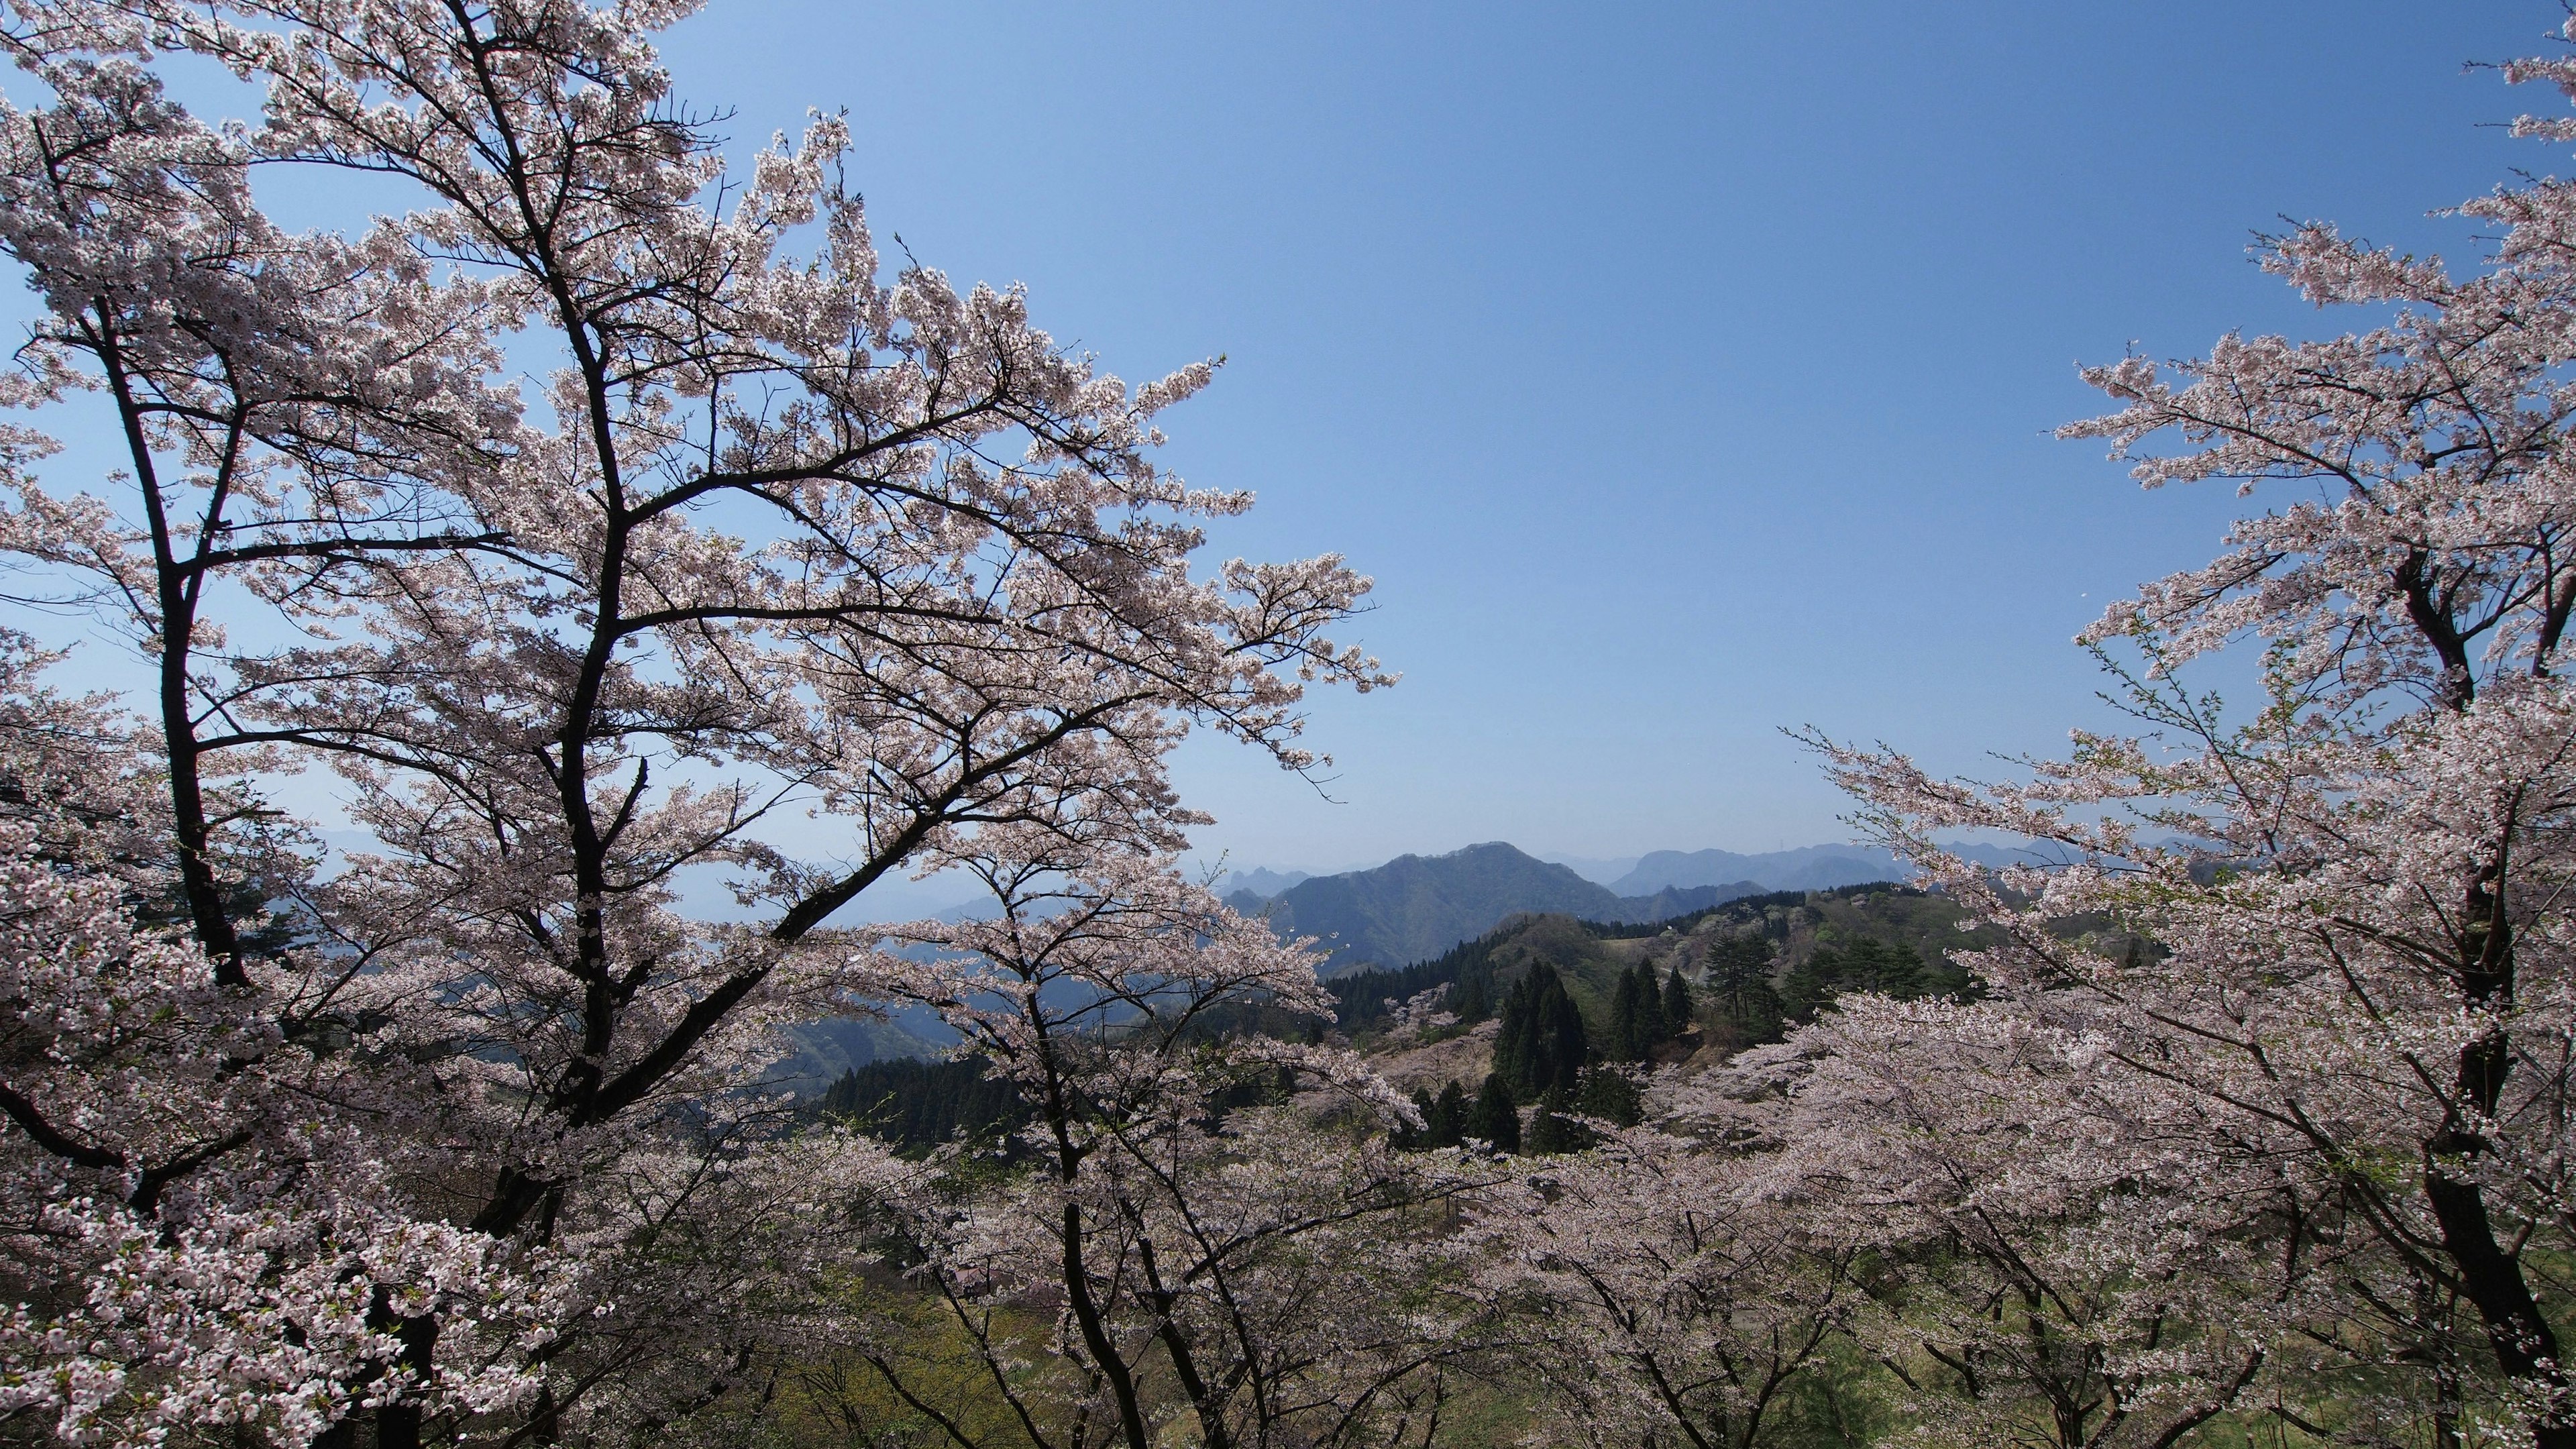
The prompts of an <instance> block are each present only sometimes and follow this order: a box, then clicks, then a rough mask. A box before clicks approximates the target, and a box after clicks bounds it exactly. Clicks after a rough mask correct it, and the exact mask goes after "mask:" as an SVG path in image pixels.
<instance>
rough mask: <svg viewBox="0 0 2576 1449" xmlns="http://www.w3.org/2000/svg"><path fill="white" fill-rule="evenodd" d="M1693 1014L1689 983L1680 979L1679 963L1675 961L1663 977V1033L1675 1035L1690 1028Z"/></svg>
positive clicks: (1680, 968)
mask: <svg viewBox="0 0 2576 1449" xmlns="http://www.w3.org/2000/svg"><path fill="white" fill-rule="evenodd" d="M1695 1015H1696V1013H1695V1012H1693V1011H1692V1009H1691V989H1690V983H1689V982H1687V981H1684V980H1683V979H1682V967H1681V963H1680V962H1679V961H1675V962H1674V963H1673V969H1672V974H1671V975H1668V976H1666V977H1665V978H1664V1035H1665V1036H1666V1037H1676V1036H1680V1035H1681V1034H1682V1033H1683V1032H1686V1031H1688V1030H1690V1029H1691V1025H1692V1018H1693V1017H1694V1016H1695Z"/></svg>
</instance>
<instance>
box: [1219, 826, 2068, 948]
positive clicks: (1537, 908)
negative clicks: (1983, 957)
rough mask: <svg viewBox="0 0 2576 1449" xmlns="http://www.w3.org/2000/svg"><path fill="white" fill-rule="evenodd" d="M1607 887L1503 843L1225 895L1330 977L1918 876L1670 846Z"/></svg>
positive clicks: (1807, 857)
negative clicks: (1497, 936) (1532, 934)
mask: <svg viewBox="0 0 2576 1449" xmlns="http://www.w3.org/2000/svg"><path fill="white" fill-rule="evenodd" d="M1950 848H1951V849H1953V850H1956V851H1958V852H1959V853H1961V854H1962V855H1965V856H1967V857H1968V858H1969V859H1971V860H1976V861H1980V862H1982V863H1984V864H1988V865H2003V864H2006V863H2009V862H2012V861H2016V860H2021V859H2025V858H2027V852H2025V851H2022V850H2018V849H2014V848H2011V847H2005V846H1991V845H1960V844H1954V845H1952V846H1951V847H1950ZM1583 864H1585V865H1587V866H1590V867H1591V868H1592V869H1593V870H1594V871H1596V872H1601V871H1606V870H1608V869H1609V868H1612V867H1621V869H1620V870H1619V872H1618V874H1616V875H1615V876H1613V877H1612V878H1610V879H1607V880H1603V879H1600V878H1598V876H1596V877H1595V878H1592V879H1586V878H1585V874H1584V873H1583V872H1581V871H1577V870H1575V869H1574V868H1573V867H1572V866H1571V865H1569V864H1566V863H1562V862H1549V861H1544V860H1540V859H1537V858H1536V857H1534V856H1531V855H1529V854H1528V853H1527V852H1525V851H1522V850H1520V849H1519V848H1518V847H1515V846H1512V845H1509V844H1506V843H1504V842H1502V841H1490V842H1488V843H1486V844H1483V845H1470V846H1468V847H1466V848H1465V849H1463V850H1453V851H1450V852H1449V853H1448V854H1446V855H1405V856H1398V857H1397V858H1396V859H1394V860H1391V861H1388V862H1387V863H1386V864H1384V865H1381V866H1376V867H1373V868H1371V869H1368V870H1355V871H1344V872H1342V873H1341V874H1338V875H1325V876H1311V877H1310V876H1307V875H1306V874H1305V873H1304V872H1302V871H1299V872H1285V873H1282V872H1276V871H1272V870H1268V869H1266V868H1265V869H1261V870H1254V871H1237V872H1235V873H1234V874H1233V875H1231V876H1228V877H1227V878H1226V879H1225V880H1224V881H1223V882H1222V883H1221V884H1220V885H1219V886H1218V888H1217V889H1218V891H1219V893H1220V894H1223V895H1224V896H1225V898H1226V903H1227V904H1229V905H1231V906H1233V907H1234V908H1235V909H1236V910H1238V911H1241V912H1243V913H1245V914H1246V915H1267V916H1268V917H1269V918H1270V923H1271V925H1272V926H1274V927H1275V928H1277V930H1278V931H1279V933H1280V934H1281V935H1282V936H1314V937H1316V938H1318V939H1319V940H1320V941H1321V942H1322V944H1323V945H1324V947H1325V948H1326V949H1327V950H1328V951H1329V952H1330V956H1329V958H1328V959H1327V961H1326V963H1325V966H1324V970H1325V972H1326V973H1327V974H1332V973H1337V972H1341V971H1347V970H1351V969H1353V968H1354V967H1357V966H1360V965H1363V964H1366V965H1377V966H1388V967H1396V966H1406V965H1410V964H1412V963H1414V962H1416V961H1427V960H1429V959H1431V958H1432V957H1434V956H1437V955H1439V954H1440V953H1441V952H1443V951H1446V950H1448V949H1449V948H1450V947H1452V946H1455V945H1457V944H1458V943H1459V942H1461V941H1470V940H1474V939H1475V938H1476V937H1478V936H1481V935H1483V934H1484V933H1485V932H1487V931H1490V930H1492V929H1493V928H1494V927H1495V926H1497V925H1500V924H1501V923H1502V922H1503V920H1504V918H1505V917H1508V916H1511V915H1515V914H1518V913H1522V912H1540V913H1545V912H1557V913H1561V914H1564V915H1570V916H1577V917H1581V918H1583V919H1585V920H1593V921H1660V920H1666V919H1669V918H1671V917H1674V916H1680V915H1686V914H1688V913H1690V912H1692V911H1696V910H1699V909H1702V908H1703V907H1707V906H1713V905H1719V904H1722V903H1724V902H1726V901H1731V900H1736V899H1739V898H1741V897H1744V896H1750V895H1760V894H1762V893H1764V892H1766V891H1821V890H1832V889H1834V888H1835V887H1837V886H1851V885H1865V884H1868V883H1869V882H1872V881H1901V880H1904V879H1906V878H1907V877H1909V876H1911V875H1912V874H1913V872H1912V871H1911V870H1910V869H1908V868H1907V867H1906V866H1905V865H1904V864H1903V863H1902V862H1901V861H1899V860H1898V859H1897V858H1896V857H1895V856H1894V855H1892V854H1890V853H1889V852H1887V851H1885V850H1882V849H1880V848H1878V847H1876V846H1868V845H1808V846H1801V847H1799V848H1797V849H1795V850H1774V851H1766V852H1762V853H1759V854H1750V855H1747V854H1739V853H1737V852H1735V851H1731V850H1691V851H1681V850H1658V851H1655V852H1652V853H1651V854H1648V855H1644V856H1640V857H1636V858H1634V859H1633V860H1610V861H1585V862H1583Z"/></svg>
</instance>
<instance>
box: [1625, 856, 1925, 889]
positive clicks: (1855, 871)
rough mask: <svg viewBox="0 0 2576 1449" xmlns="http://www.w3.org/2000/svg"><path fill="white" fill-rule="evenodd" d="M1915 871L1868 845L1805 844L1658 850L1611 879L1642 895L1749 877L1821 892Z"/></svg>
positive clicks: (1766, 886) (1766, 885)
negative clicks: (1744, 851) (1748, 850)
mask: <svg viewBox="0 0 2576 1449" xmlns="http://www.w3.org/2000/svg"><path fill="white" fill-rule="evenodd" d="M1912 874H1913V872H1912V871H1910V870H1908V869H1906V868H1905V867H1904V866H1902V865H1900V864H1899V863H1898V862H1897V859H1896V857H1895V856H1893V855H1890V854H1889V853H1888V852H1886V851H1884V850H1881V849H1879V848H1878V847H1876V846H1871V845H1807V846H1801V847H1799V848H1798V849H1796V850H1774V851H1767V852H1765V853H1763V854H1760V855H1738V854H1736V853H1735V852H1734V851H1731V850H1691V851H1681V850H1658V851H1654V852H1652V853H1651V854H1648V855H1646V856H1644V857H1643V858H1641V859H1640V860H1638V862H1637V866H1636V868H1635V869H1634V870H1631V871H1629V872H1628V873H1627V874H1626V875H1623V876H1621V877H1619V878H1618V879H1617V880H1614V881H1612V882H1611V883H1610V888H1611V889H1612V890H1614V891H1617V892H1618V893H1619V894H1621V895H1624V896H1640V895H1644V894H1646V893H1648V892H1649V891H1658V890H1662V889H1664V888H1665V887H1667V886H1675V887H1687V886H1699V885H1715V884H1716V883H1718V882H1720V881H1739V880H1749V881H1754V882H1757V883H1759V884H1760V885H1761V886H1762V888H1763V889H1765V890H1774V891H1821V890H1831V889H1833V888H1834V887H1836V886H1847V885H1861V884H1863V883H1865V882H1868V881H1879V880H1903V879H1905V878H1906V877H1908V876H1910V875H1912Z"/></svg>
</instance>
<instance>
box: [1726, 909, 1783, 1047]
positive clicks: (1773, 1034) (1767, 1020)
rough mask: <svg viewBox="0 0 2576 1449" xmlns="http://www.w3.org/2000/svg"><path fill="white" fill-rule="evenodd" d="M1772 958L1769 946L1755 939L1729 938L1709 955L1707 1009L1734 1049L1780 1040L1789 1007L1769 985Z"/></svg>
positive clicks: (1748, 936)
mask: <svg viewBox="0 0 2576 1449" xmlns="http://www.w3.org/2000/svg"><path fill="white" fill-rule="evenodd" d="M1771 957H1772V945H1771V942H1770V941H1769V940H1767V939H1765V938H1764V937H1761V936H1756V935H1744V936H1731V937H1728V938H1727V939H1725V940H1723V941H1721V942H1719V943H1718V944H1717V946H1716V947H1715V948H1714V949H1712V950H1711V951H1710V952H1709V957H1708V991H1709V998H1710V1005H1711V1006H1712V1007H1713V1008H1714V1009H1715V1011H1716V1013H1717V1017H1718V1020H1719V1022H1720V1023H1721V1024H1722V1025H1723V1026H1724V1027H1725V1028H1726V1031H1727V1035H1728V1036H1729V1037H1730V1038H1731V1039H1732V1040H1733V1041H1734V1042H1735V1043H1736V1044H1737V1045H1740V1046H1753V1045H1756V1044H1758V1043H1761V1042H1767V1041H1777V1040H1779V1038H1780V1028H1781V1025H1782V1023H1783V1022H1784V1021H1785V1020H1786V1018H1787V1016H1788V1006H1787V1003H1785V1002H1783V1001H1782V1000H1781V999H1780V993H1779V991H1778V990H1777V989H1776V988H1774V987H1773V986H1772V984H1771Z"/></svg>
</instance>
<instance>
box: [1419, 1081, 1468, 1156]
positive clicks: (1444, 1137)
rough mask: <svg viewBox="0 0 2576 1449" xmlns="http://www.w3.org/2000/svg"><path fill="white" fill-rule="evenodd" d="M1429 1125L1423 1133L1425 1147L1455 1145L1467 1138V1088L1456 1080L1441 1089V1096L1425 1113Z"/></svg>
mask: <svg viewBox="0 0 2576 1449" xmlns="http://www.w3.org/2000/svg"><path fill="white" fill-rule="evenodd" d="M1425 1115H1426V1116H1427V1117H1428V1118H1429V1122H1428V1125H1427V1126H1426V1127H1425V1128H1424V1130H1423V1134H1422V1145H1423V1146H1425V1147H1455V1146H1457V1145H1458V1144H1459V1143H1461V1142H1463V1141H1465V1140H1466V1138H1467V1090H1466V1088H1464V1087H1461V1086H1459V1085H1458V1084H1457V1083H1456V1082H1455V1081H1452V1082H1451V1083H1450V1084H1449V1085H1447V1086H1445V1087H1442V1088H1441V1089H1440V1097H1439V1099H1438V1100H1437V1101H1435V1102H1433V1103H1432V1104H1431V1110H1430V1112H1428V1113H1427V1114H1425Z"/></svg>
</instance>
